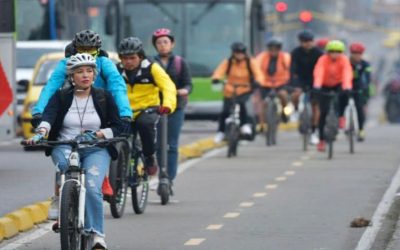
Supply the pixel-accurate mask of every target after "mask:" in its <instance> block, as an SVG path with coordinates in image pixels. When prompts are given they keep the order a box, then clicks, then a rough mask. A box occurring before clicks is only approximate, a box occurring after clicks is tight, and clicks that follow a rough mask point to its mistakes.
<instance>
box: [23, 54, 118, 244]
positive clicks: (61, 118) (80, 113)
mask: <svg viewBox="0 0 400 250" xmlns="http://www.w3.org/2000/svg"><path fill="white" fill-rule="evenodd" d="M66 68H67V75H68V79H69V80H70V81H71V83H72V86H71V87H70V88H68V89H62V90H58V91H57V92H56V93H55V94H54V95H53V96H52V97H51V98H50V100H49V103H48V105H47V106H46V108H45V109H44V110H43V113H42V121H41V123H40V124H39V125H38V128H37V130H36V131H37V132H36V134H35V136H33V137H32V138H30V139H28V140H27V143H28V144H35V143H38V142H40V141H41V140H42V139H43V138H44V137H46V136H48V139H49V140H51V141H54V140H72V139H74V138H79V139H80V140H84V141H90V140H96V139H98V138H105V139H109V138H113V137H115V136H118V135H119V134H120V132H121V131H122V130H123V127H124V126H123V123H122V121H121V120H120V117H119V115H118V114H119V113H118V108H117V106H116V104H115V101H114V99H113V97H112V96H111V94H110V93H109V92H107V91H106V90H103V89H98V88H95V87H93V86H92V85H93V83H94V79H96V75H97V72H98V71H97V67H96V59H95V58H94V57H92V56H91V55H89V54H76V55H74V56H71V57H70V58H69V59H68V61H67V62H66ZM78 152H79V155H80V159H81V164H82V168H84V169H86V180H85V186H86V206H85V231H87V232H90V233H94V234H95V235H94V241H93V247H94V248H95V249H107V245H106V243H105V240H104V236H105V235H104V229H103V221H104V215H103V194H102V191H101V187H102V183H103V180H104V177H105V176H106V174H107V173H108V167H109V165H110V161H111V158H114V159H115V158H116V157H117V151H116V149H115V148H114V147H113V146H110V147H108V148H107V149H106V148H100V147H85V148H80V149H79V151H78ZM70 153H71V146H69V145H59V146H56V147H54V148H53V149H52V150H49V149H48V150H46V155H51V157H52V159H53V162H54V164H55V165H56V167H57V168H58V169H59V170H60V171H66V170H67V168H68V164H69V163H68V158H69V154H70ZM57 226H58V223H56V224H55V226H53V228H54V229H56V228H57Z"/></svg>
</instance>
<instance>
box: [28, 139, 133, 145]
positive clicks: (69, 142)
mask: <svg viewBox="0 0 400 250" xmlns="http://www.w3.org/2000/svg"><path fill="white" fill-rule="evenodd" d="M124 140H126V138H125V137H115V138H111V139H98V140H93V141H79V140H77V139H72V140H64V141H47V140H43V141H41V142H39V143H36V144H33V145H31V144H27V143H26V140H23V141H21V145H23V146H26V147H55V146H58V145H71V146H72V147H78V146H79V145H90V146H99V147H106V146H108V145H110V144H112V143H115V142H120V141H124Z"/></svg>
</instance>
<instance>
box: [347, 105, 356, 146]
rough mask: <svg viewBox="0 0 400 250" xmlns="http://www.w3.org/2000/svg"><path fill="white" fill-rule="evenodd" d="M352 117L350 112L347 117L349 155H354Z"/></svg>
mask: <svg viewBox="0 0 400 250" xmlns="http://www.w3.org/2000/svg"><path fill="white" fill-rule="evenodd" d="M354 130H355V128H354V117H353V112H352V111H350V115H349V131H348V136H349V146H350V154H354V137H355V133H354Z"/></svg>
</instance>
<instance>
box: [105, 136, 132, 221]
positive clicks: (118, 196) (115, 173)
mask: <svg viewBox="0 0 400 250" xmlns="http://www.w3.org/2000/svg"><path fill="white" fill-rule="evenodd" d="M116 148H117V150H118V159H117V160H115V161H112V162H111V165H110V172H109V179H110V184H111V187H112V189H113V192H114V195H113V196H112V197H111V199H110V210H111V215H112V216H113V218H121V217H122V216H123V214H124V210H125V204H126V195H127V193H128V180H127V169H128V164H129V146H127V144H125V143H118V144H116Z"/></svg>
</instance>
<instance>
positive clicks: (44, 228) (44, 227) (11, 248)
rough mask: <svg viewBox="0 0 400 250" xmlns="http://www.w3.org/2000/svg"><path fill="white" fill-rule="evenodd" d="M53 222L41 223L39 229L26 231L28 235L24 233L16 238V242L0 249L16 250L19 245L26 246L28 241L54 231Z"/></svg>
mask: <svg viewBox="0 0 400 250" xmlns="http://www.w3.org/2000/svg"><path fill="white" fill-rule="evenodd" d="M53 224H54V221H51V222H48V223H46V224H41V225H40V226H38V227H39V228H38V229H36V230H34V231H32V232H27V233H25V234H26V235H23V236H22V237H21V238H19V239H17V240H15V241H14V242H12V243H10V244H7V245H5V246H3V247H2V248H0V250H15V249H17V248H19V247H22V246H26V244H27V243H28V242H31V241H34V240H36V239H39V238H40V237H42V236H43V235H45V234H47V233H49V232H52V230H51V227H52V226H53ZM17 237H18V236H17Z"/></svg>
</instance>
